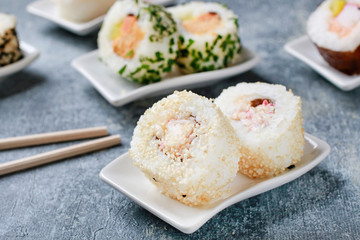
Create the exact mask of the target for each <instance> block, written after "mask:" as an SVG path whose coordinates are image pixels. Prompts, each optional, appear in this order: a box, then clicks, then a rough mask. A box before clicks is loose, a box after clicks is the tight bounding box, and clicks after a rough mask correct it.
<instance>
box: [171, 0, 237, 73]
mask: <svg viewBox="0 0 360 240" xmlns="http://www.w3.org/2000/svg"><path fill="white" fill-rule="evenodd" d="M168 10H169V12H170V13H171V14H172V15H173V16H174V18H175V20H176V21H177V23H178V29H179V34H180V37H179V41H178V45H179V51H178V58H177V63H178V65H179V66H180V68H181V70H182V71H184V72H186V73H194V72H202V71H210V70H214V69H219V68H225V67H228V66H230V65H232V64H233V63H235V62H236V61H240V60H241V55H240V52H241V43H240V38H239V35H238V18H237V16H236V15H235V14H234V12H233V11H231V10H230V9H228V8H227V7H225V6H224V5H221V4H219V3H205V2H191V3H187V4H183V5H179V6H176V7H171V8H169V9H168Z"/></svg>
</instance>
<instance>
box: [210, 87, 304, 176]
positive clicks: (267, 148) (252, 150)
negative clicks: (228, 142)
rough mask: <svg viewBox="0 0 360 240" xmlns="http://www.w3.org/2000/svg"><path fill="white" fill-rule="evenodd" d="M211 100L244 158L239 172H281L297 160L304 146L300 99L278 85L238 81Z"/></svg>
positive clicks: (259, 174)
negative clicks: (238, 141)
mask: <svg viewBox="0 0 360 240" xmlns="http://www.w3.org/2000/svg"><path fill="white" fill-rule="evenodd" d="M215 104H216V105H218V106H219V107H220V109H221V110H222V111H223V113H224V114H225V115H226V116H227V118H228V119H229V120H230V121H231V125H232V126H233V127H234V129H235V131H236V133H237V136H238V137H239V139H240V141H241V143H242V146H241V147H242V148H244V147H245V148H247V149H248V151H249V152H248V153H247V155H248V156H249V157H248V158H242V159H240V161H239V170H240V172H241V173H243V174H246V175H248V176H249V177H252V178H260V177H270V176H274V175H277V174H279V173H282V172H283V171H284V170H285V169H286V168H288V167H289V166H291V165H295V164H296V163H297V162H299V161H300V160H301V157H302V155H303V148H304V130H303V127H302V121H303V120H302V114H301V99H300V97H297V96H294V95H293V93H292V92H291V91H286V88H285V87H284V86H281V85H271V84H266V83H239V84H238V85H236V86H235V87H230V88H228V89H226V90H224V91H223V92H222V93H221V94H220V96H219V97H218V98H216V99H215Z"/></svg>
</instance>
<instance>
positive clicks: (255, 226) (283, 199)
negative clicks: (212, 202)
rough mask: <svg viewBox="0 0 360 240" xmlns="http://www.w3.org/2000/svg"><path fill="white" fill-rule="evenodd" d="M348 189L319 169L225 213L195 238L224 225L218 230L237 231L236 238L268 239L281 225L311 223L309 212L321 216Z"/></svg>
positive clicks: (339, 180) (205, 226)
mask: <svg viewBox="0 0 360 240" xmlns="http://www.w3.org/2000/svg"><path fill="white" fill-rule="evenodd" d="M344 185H345V181H344V180H342V179H340V177H339V176H336V175H334V174H333V173H331V172H329V171H328V170H327V169H324V168H321V167H316V168H314V169H313V170H311V171H310V172H308V173H307V174H305V175H304V176H302V177H300V178H298V179H296V180H295V181H293V182H290V183H288V184H285V185H283V186H281V187H279V188H276V189H274V190H271V191H269V192H266V193H263V194H261V195H258V196H255V197H253V198H250V199H247V200H244V201H242V202H240V203H237V204H235V205H233V206H231V207H229V208H228V209H225V210H223V211H222V212H220V213H219V214H218V215H216V216H215V217H214V218H213V219H212V220H210V221H209V222H208V223H206V224H205V225H204V226H203V227H202V228H200V229H199V231H198V232H195V233H194V236H196V235H197V234H199V237H200V236H202V235H204V234H206V232H208V231H210V232H211V231H212V230H211V229H214V228H215V226H217V225H220V228H217V229H221V227H222V228H224V229H225V230H224V231H226V232H231V231H234V229H236V230H235V235H234V236H232V237H235V238H239V237H240V238H243V237H248V236H256V238H259V239H266V238H267V237H269V233H271V229H272V230H273V231H276V230H275V229H277V225H286V224H287V222H292V221H300V223H303V222H307V221H308V220H311V219H310V218H311V217H308V219H306V218H307V213H309V212H311V213H312V215H316V214H319V215H320V213H319V209H324V207H325V208H326V206H327V205H332V204H333V203H334V202H336V201H338V200H339V198H341V196H340V194H339V191H340V190H341V189H342V188H343V187H344ZM334 214H336V213H334ZM221 225H223V226H221ZM289 227H290V226H289ZM297 227H298V228H299V226H297ZM300 227H301V226H300ZM226 228H228V230H226ZM269 229H270V232H269ZM291 229H293V228H291ZM219 236H220V235H219Z"/></svg>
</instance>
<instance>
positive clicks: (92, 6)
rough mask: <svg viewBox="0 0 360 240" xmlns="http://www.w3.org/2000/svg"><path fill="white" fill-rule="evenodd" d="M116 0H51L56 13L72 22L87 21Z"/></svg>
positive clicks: (101, 13) (103, 11)
mask: <svg viewBox="0 0 360 240" xmlns="http://www.w3.org/2000/svg"><path fill="white" fill-rule="evenodd" d="M115 1H116V0H101V1H99V0H53V2H54V3H55V4H56V12H57V14H58V15H59V16H60V17H62V18H64V19H67V20H69V21H72V22H87V21H90V20H92V19H94V18H97V17H99V16H101V15H104V14H105V13H106V12H107V10H109V8H110V7H111V5H113V4H114V2H115Z"/></svg>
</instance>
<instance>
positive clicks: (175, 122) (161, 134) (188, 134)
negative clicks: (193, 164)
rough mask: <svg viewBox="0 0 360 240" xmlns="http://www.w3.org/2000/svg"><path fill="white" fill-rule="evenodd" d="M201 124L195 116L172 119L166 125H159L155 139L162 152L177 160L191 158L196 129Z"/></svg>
mask: <svg viewBox="0 0 360 240" xmlns="http://www.w3.org/2000/svg"><path fill="white" fill-rule="evenodd" d="M199 126H200V124H199V122H197V121H196V119H195V117H193V116H190V117H189V118H188V119H171V120H169V121H168V122H167V123H166V125H165V126H164V127H161V126H159V125H158V126H157V127H158V129H159V131H157V134H156V136H155V141H156V142H157V144H158V147H159V149H160V151H161V152H162V153H164V154H165V155H166V156H167V157H168V158H170V159H173V160H175V161H177V162H183V161H184V159H189V158H191V152H190V147H191V144H192V143H193V141H194V139H195V138H196V137H197V133H196V132H197V131H196V129H197V128H198V127H199Z"/></svg>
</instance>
